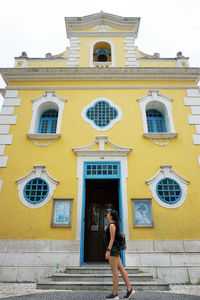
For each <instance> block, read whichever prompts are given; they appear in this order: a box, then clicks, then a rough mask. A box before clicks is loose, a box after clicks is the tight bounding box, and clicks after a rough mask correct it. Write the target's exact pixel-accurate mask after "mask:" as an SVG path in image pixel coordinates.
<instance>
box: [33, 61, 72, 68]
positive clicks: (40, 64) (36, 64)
mask: <svg viewBox="0 0 200 300" xmlns="http://www.w3.org/2000/svg"><path fill="white" fill-rule="evenodd" d="M66 66H67V61H66V60H63V61H59V60H58V61H56V60H54V61H51V60H47V61H46V60H44V61H39V60H35V61H34V60H32V61H29V62H28V68H55V67H57V68H62V67H63V68H64V67H65V68H66Z"/></svg>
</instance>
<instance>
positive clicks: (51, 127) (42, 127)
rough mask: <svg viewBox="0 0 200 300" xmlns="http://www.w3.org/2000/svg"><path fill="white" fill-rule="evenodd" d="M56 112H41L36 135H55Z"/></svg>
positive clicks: (53, 110) (51, 110) (52, 110)
mask: <svg viewBox="0 0 200 300" xmlns="http://www.w3.org/2000/svg"><path fill="white" fill-rule="evenodd" d="M57 120H58V111H57V110H55V109H49V110H46V111H45V112H43V114H42V115H41V118H40V123H39V128H38V133H56V128H57Z"/></svg>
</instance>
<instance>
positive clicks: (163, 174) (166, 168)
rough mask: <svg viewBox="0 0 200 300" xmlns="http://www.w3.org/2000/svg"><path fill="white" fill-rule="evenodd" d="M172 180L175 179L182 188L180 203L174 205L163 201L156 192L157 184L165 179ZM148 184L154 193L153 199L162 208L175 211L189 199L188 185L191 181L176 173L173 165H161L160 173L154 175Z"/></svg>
mask: <svg viewBox="0 0 200 300" xmlns="http://www.w3.org/2000/svg"><path fill="white" fill-rule="evenodd" d="M167 177H168V178H171V179H174V180H175V181H176V182H178V184H179V185H180V187H181V190H182V195H181V198H180V200H179V201H178V202H176V203H174V204H168V203H165V202H164V201H162V200H161V199H160V198H159V197H158V195H157V192H156V186H157V183H158V182H159V181H160V180H161V179H164V178H167ZM146 183H147V184H148V185H149V189H150V191H151V193H152V196H153V199H154V200H155V201H156V202H157V203H158V204H159V205H161V206H162V207H165V208H169V209H174V208H178V207H180V206H181V205H182V204H183V203H184V202H185V200H186V197H187V185H188V184H189V181H188V180H187V179H185V178H183V177H182V176H180V175H179V174H178V173H176V172H175V171H174V170H173V168H172V165H161V166H160V169H159V171H158V172H157V173H156V175H154V176H153V177H152V178H150V179H148V180H147V181H146Z"/></svg>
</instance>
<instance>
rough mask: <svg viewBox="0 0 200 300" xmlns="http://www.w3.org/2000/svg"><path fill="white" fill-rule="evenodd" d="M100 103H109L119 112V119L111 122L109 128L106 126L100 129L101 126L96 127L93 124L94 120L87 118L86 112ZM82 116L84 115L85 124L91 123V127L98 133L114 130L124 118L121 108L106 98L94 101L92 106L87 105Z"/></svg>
mask: <svg viewBox="0 0 200 300" xmlns="http://www.w3.org/2000/svg"><path fill="white" fill-rule="evenodd" d="M98 101H105V102H108V103H109V105H110V106H112V107H114V108H115V109H116V110H117V112H118V115H117V118H115V119H113V120H111V121H110V123H109V124H108V125H107V126H104V127H99V126H97V125H95V124H94V122H93V120H90V119H88V118H87V117H86V111H87V110H88V109H89V108H90V107H92V106H94V105H95V103H96V102H98ZM81 115H82V118H83V120H84V121H85V122H87V123H89V124H90V126H91V127H92V128H94V129H95V130H97V131H106V130H109V129H110V128H112V127H113V126H114V125H115V124H116V123H117V122H118V121H120V120H121V118H122V111H121V109H120V107H119V106H118V105H116V104H114V103H113V102H112V101H111V100H110V99H108V98H105V97H98V98H96V99H94V100H93V101H92V102H91V103H90V104H88V105H86V106H85V107H84V108H83V110H82V113H81Z"/></svg>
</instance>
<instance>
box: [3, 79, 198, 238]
mask: <svg viewBox="0 0 200 300" xmlns="http://www.w3.org/2000/svg"><path fill="white" fill-rule="evenodd" d="M20 84H21V85H24V86H28V85H29V84H30V83H26V82H23V83H19V82H18V83H13V84H12V86H14V85H18V86H19V85H20ZM73 84H74V85H76V86H78V85H82V86H84V85H90V84H91V85H96V83H95V82H93V83H92V82H86V83H85V82H80V81H79V82H74V83H72V82H70V83H69V82H38V83H37V82H36V83H34V82H32V83H31V85H40V86H42V85H44V86H47V85H49V86H51V85H57V86H62V85H73ZM98 84H100V85H104V84H107V85H109V84H110V83H109V82H98ZM113 84H120V85H121V84H124V82H123V83H122V82H115V83H114V82H113ZM126 84H127V85H128V84H132V85H133V84H136V85H139V84H141V85H145V82H135V83H134V82H126ZM150 84H152V85H154V86H155V85H163V84H165V83H164V82H148V85H150ZM166 84H170V83H169V82H168V83H166ZM174 84H175V85H188V84H189V83H187V82H174ZM148 91H149V89H142V88H141V89H107V90H101V89H94V90H90V89H85V90H61V89H60V90H56V93H57V94H58V95H59V96H60V97H62V98H65V99H67V100H68V101H67V102H66V103H65V108H64V111H63V117H62V127H61V135H62V136H61V137H60V138H59V139H58V140H56V141H55V142H53V144H52V145H50V146H48V147H39V146H36V145H35V144H34V143H33V142H32V141H31V140H30V139H28V138H27V137H26V133H28V132H29V127H30V121H31V117H32V105H33V103H32V102H31V100H32V99H36V98H38V97H39V96H41V95H42V94H44V90H43V89H41V90H20V92H19V95H18V97H19V98H21V105H20V106H19V107H16V108H15V111H14V115H17V125H11V128H10V132H9V134H13V142H12V145H8V146H6V148H5V154H4V155H6V156H8V164H7V167H6V168H3V169H2V170H1V179H2V180H3V186H2V191H1V210H0V238H3V239H4V238H5V239H36V238H37V239H58V240H65V239H66V240H67V239H69V240H71V239H75V231H76V211H77V193H78V179H77V178H76V171H77V170H76V168H77V156H76V155H75V154H74V153H73V151H72V148H73V147H79V146H84V145H87V144H89V143H91V142H92V141H93V140H94V139H95V137H96V136H97V135H102V134H103V135H108V137H109V139H110V140H111V141H112V142H114V143H115V144H117V145H121V146H126V147H132V148H133V150H132V152H131V153H129V154H128V179H127V201H128V209H129V215H128V218H129V224H130V238H131V239H135V240H144V239H157V240H159V239H198V238H199V227H200V219H199V214H200V204H199V198H200V193H199V176H198V175H197V174H199V166H198V163H197V156H198V155H199V152H198V149H197V146H195V145H194V144H193V140H192V134H194V133H195V126H194V125H188V115H189V114H191V112H190V109H189V107H187V106H185V105H184V97H186V92H185V90H184V88H183V89H167V88H166V89H160V92H161V93H162V94H163V95H165V96H167V97H170V98H173V100H174V101H173V102H172V113H173V119H174V123H175V129H176V131H177V132H178V133H179V135H178V137H176V138H175V139H173V140H172V141H171V142H170V143H169V144H168V145H167V146H163V147H161V146H157V145H155V144H154V143H153V142H151V141H150V140H148V139H146V138H144V137H143V123H142V115H141V110H140V106H139V103H138V101H136V100H137V99H138V98H141V97H143V96H145V95H146V94H147V93H148ZM98 97H107V98H109V99H110V100H111V101H113V102H114V103H115V104H116V105H118V106H119V107H120V108H121V110H122V112H123V117H122V119H121V120H120V121H119V122H118V123H116V124H115V125H114V127H112V128H111V129H110V130H108V131H104V132H103V133H102V132H99V131H95V130H94V129H93V128H92V127H91V126H90V125H89V124H88V123H86V122H85V121H84V120H83V119H82V117H81V112H82V109H83V108H84V107H85V106H86V105H88V104H89V103H91V102H92V101H93V100H94V99H96V98H98ZM35 164H43V165H45V166H46V168H47V170H48V172H49V173H50V174H51V176H52V177H54V178H56V179H57V180H59V181H60V183H59V184H58V185H57V186H56V190H55V192H54V195H53V197H54V198H74V202H73V215H72V228H51V226H50V224H51V214H52V205H53V199H51V200H50V201H49V203H48V204H46V205H45V206H43V207H41V208H38V209H30V208H27V207H25V206H24V205H23V204H22V203H21V202H20V200H19V196H18V191H17V184H16V180H17V179H19V178H22V177H23V176H25V175H26V174H28V173H29V172H30V171H31V170H32V168H33V165H35ZM163 164H171V165H172V167H173V169H174V170H175V171H176V172H177V173H179V174H180V175H181V176H182V177H184V178H186V179H188V180H189V181H190V183H189V185H188V194H187V199H186V201H185V203H184V204H183V205H182V206H180V207H179V208H177V209H167V208H163V207H161V206H160V205H158V204H157V202H156V201H155V200H152V206H153V215H154V223H155V226H154V228H134V227H133V216H132V204H131V198H142V197H145V198H152V195H151V192H150V190H149V187H148V185H147V184H146V183H145V181H146V180H147V179H149V178H151V177H152V176H154V175H155V174H156V172H157V171H158V170H159V167H160V165H163ZM5 224H6V226H5Z"/></svg>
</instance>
